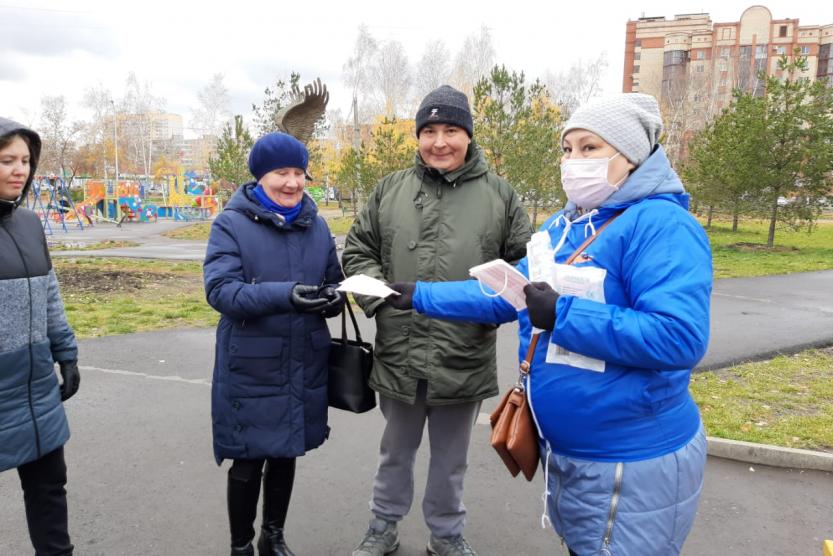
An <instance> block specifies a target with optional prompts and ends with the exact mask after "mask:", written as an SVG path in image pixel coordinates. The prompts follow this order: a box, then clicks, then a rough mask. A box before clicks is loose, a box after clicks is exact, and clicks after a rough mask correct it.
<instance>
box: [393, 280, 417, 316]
mask: <svg viewBox="0 0 833 556" xmlns="http://www.w3.org/2000/svg"><path fill="white" fill-rule="evenodd" d="M390 289H392V290H393V291H396V292H399V294H400V295H393V294H390V295H389V296H387V297H386V298H385V301H387V302H388V303H389V304H390V306H391V307H393V308H394V309H399V310H400V311H409V310H411V309H413V308H414V292H415V291H416V282H394V283H393V284H391V285H390Z"/></svg>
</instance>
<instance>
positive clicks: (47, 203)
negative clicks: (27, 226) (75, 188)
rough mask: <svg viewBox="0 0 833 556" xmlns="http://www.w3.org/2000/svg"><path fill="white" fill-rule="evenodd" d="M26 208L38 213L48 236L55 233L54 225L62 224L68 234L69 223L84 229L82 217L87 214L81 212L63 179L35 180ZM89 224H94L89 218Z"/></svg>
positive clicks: (43, 178)
mask: <svg viewBox="0 0 833 556" xmlns="http://www.w3.org/2000/svg"><path fill="white" fill-rule="evenodd" d="M26 206H27V208H29V209H31V210H33V211H34V212H35V213H37V215H38V216H39V217H40V220H41V223H42V224H43V231H44V232H45V233H46V234H48V235H52V234H53V233H54V232H53V230H52V224H53V223H54V224H56V225H58V224H60V226H61V228H62V229H63V231H64V232H68V231H69V228H67V223H72V221H73V220H74V227H77V228H80V229H82V230H83V229H84V222H83V221H82V217H83V216H85V213H84V212H83V211H80V212H79V210H78V207H77V206H76V204H75V203H74V202H73V200H72V196H71V195H70V193H69V188H68V187H67V185H66V182H64V180H63V179H62V178H59V177H56V176H50V177H48V178H45V177H41V178H37V179H35V180H33V181H32V187H31V189H30V194H29V195H28V196H27V198H26ZM87 223H88V224H91V223H92V222H91V221H90V220H89V218H87Z"/></svg>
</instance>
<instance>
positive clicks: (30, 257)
mask: <svg viewBox="0 0 833 556" xmlns="http://www.w3.org/2000/svg"><path fill="white" fill-rule="evenodd" d="M40 150H41V141H40V137H39V136H38V134H37V133H35V132H34V131H32V130H30V129H27V128H26V127H24V126H22V125H20V124H18V123H17V122H13V121H11V120H7V119H5V118H0V331H2V333H0V424H2V426H0V471H5V470H7V469H12V468H17V472H18V474H19V475H20V483H21V486H22V487H23V500H24V504H25V506H26V521H27V523H28V526H29V537H30V538H31V539H32V545H33V546H34V548H35V553H36V554H37V555H38V556H41V555H43V556H46V555H50V556H58V555H60V556H64V555H68V554H72V551H73V546H72V544H71V543H70V540H69V533H68V532H67V501H66V490H65V488H64V487H65V485H66V481H67V468H66V464H65V462H64V444H65V443H66V441H67V439H69V427H68V425H67V418H66V415H65V414H64V408H63V405H62V402H64V401H65V400H67V399H69V398H70V397H71V396H72V395H73V394H75V392H76V391H77V390H78V384H79V382H80V377H79V374H78V361H77V359H78V349H77V347H76V345H75V335H74V334H73V332H72V329H70V327H69V325H68V324H67V319H66V315H65V313H64V305H63V302H62V301H61V295H60V293H59V291H58V281H57V279H56V278H55V271H54V270H53V269H52V261H51V260H50V258H49V250H48V248H47V245H46V236H44V233H43V226H42V225H41V222H40V220H39V219H38V217H37V215H36V214H35V213H33V212H32V211H30V210H27V209H25V208H21V207H20V205H21V203H22V202H23V200H24V199H26V195H27V193H28V192H29V188H30V187H31V185H32V180H33V178H34V175H35V169H36V167H37V162H38V156H39V155H40ZM55 362H57V363H58V364H59V365H60V367H61V375H62V377H63V382H62V384H60V385H59V384H58V377H57V375H56V373H55Z"/></svg>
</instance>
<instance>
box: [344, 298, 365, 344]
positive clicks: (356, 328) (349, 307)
mask: <svg viewBox="0 0 833 556" xmlns="http://www.w3.org/2000/svg"><path fill="white" fill-rule="evenodd" d="M344 305H346V308H347V310H346V311H342V312H341V337H342V338H344V340H345V341H346V340H347V313H350V320H351V321H353V332H355V333H356V340H357V341H359V342H361V341H362V335H361V332H359V323H358V322H356V315H355V313H353V306H352V305H350V297H349V296H347V295H345V297H344Z"/></svg>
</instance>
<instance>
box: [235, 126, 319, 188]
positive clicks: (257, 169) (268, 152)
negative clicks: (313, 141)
mask: <svg viewBox="0 0 833 556" xmlns="http://www.w3.org/2000/svg"><path fill="white" fill-rule="evenodd" d="M308 163H309V153H308V152H307V148H306V147H305V146H304V144H303V143H301V142H300V141H298V140H297V139H295V138H294V137H293V136H291V135H289V134H287V133H280V132H274V133H267V134H266V135H264V136H263V137H261V138H260V139H258V140H257V143H255V144H254V146H253V147H252V152H250V153H249V171H250V172H251V173H252V175H253V176H254V177H255V179H257V180H260V178H262V177H263V176H265V175H266V174H268V173H269V172H271V171H272V170H277V169H278V168H301V169H302V170H303V171H304V172H305V173H306V171H307V164H308ZM307 177H309V174H307Z"/></svg>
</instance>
